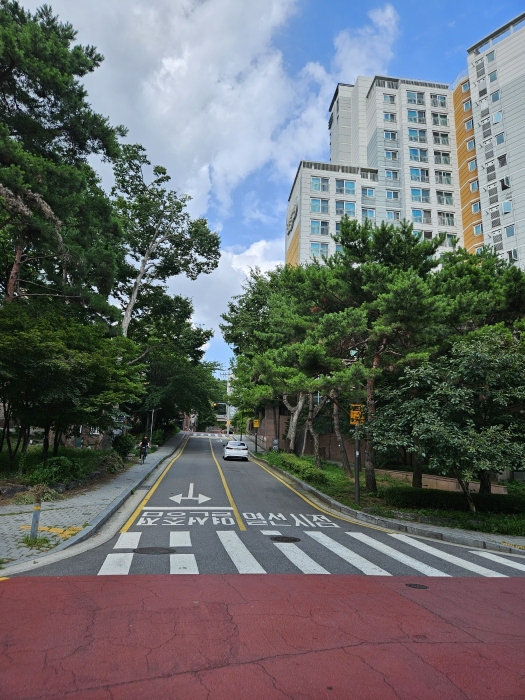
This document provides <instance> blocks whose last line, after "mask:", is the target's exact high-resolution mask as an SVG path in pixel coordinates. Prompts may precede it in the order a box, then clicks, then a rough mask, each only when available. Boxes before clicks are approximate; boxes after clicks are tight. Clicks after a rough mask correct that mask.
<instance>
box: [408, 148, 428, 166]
mask: <svg viewBox="0 0 525 700" xmlns="http://www.w3.org/2000/svg"><path fill="white" fill-rule="evenodd" d="M409 154H410V160H415V161H419V162H421V163H428V151H426V150H425V149H423V148H410V149H409Z"/></svg>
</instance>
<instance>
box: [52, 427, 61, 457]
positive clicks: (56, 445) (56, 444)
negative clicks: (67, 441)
mask: <svg viewBox="0 0 525 700" xmlns="http://www.w3.org/2000/svg"><path fill="white" fill-rule="evenodd" d="M61 437H62V431H61V430H59V429H58V428H56V427H55V439H54V440H53V457H58V448H59V447H60V438H61Z"/></svg>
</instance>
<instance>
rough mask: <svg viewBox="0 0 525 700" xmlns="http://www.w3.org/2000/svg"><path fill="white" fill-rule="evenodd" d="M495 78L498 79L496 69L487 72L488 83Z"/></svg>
mask: <svg viewBox="0 0 525 700" xmlns="http://www.w3.org/2000/svg"><path fill="white" fill-rule="evenodd" d="M497 79H498V71H497V70H493V71H492V73H489V83H493V82H494V81H495V80H497Z"/></svg>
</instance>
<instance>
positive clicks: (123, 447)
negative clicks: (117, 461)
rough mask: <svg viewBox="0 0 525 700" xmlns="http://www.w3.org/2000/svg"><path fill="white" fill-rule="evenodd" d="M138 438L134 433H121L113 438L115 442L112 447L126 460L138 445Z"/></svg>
mask: <svg viewBox="0 0 525 700" xmlns="http://www.w3.org/2000/svg"><path fill="white" fill-rule="evenodd" d="M137 442H138V440H137V438H136V437H134V436H133V435H129V433H127V434H124V433H122V434H121V435H117V436H116V437H114V438H113V444H112V447H113V449H114V450H115V452H116V453H117V454H118V455H120V457H121V458H122V459H123V460H124V461H126V459H127V458H128V454H129V453H130V452H133V450H134V449H135V447H136V445H137Z"/></svg>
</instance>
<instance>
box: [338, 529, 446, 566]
mask: <svg viewBox="0 0 525 700" xmlns="http://www.w3.org/2000/svg"><path fill="white" fill-rule="evenodd" d="M346 534H347V535H350V537H354V538H355V539H356V540H359V542H363V543H364V544H366V545H368V546H369V547H373V548H374V549H377V551H378V552H381V553H382V554H386V556H387V557H392V559H395V560H396V561H399V562H401V564H405V566H409V567H410V568H411V569H415V570H416V571H419V572H420V573H422V574H425V575H426V576H450V574H445V573H444V572H443V571H440V570H439V569H435V568H434V567H433V566H428V564H423V562H420V561H418V560H417V559H413V558H412V557H409V556H408V554H403V553H402V552H398V551H397V549H394V548H393V547H389V546H388V545H387V544H383V543H382V542H379V541H378V540H375V539H374V538H373V537H370V536H369V535H365V534H364V532H347V533H346Z"/></svg>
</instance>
